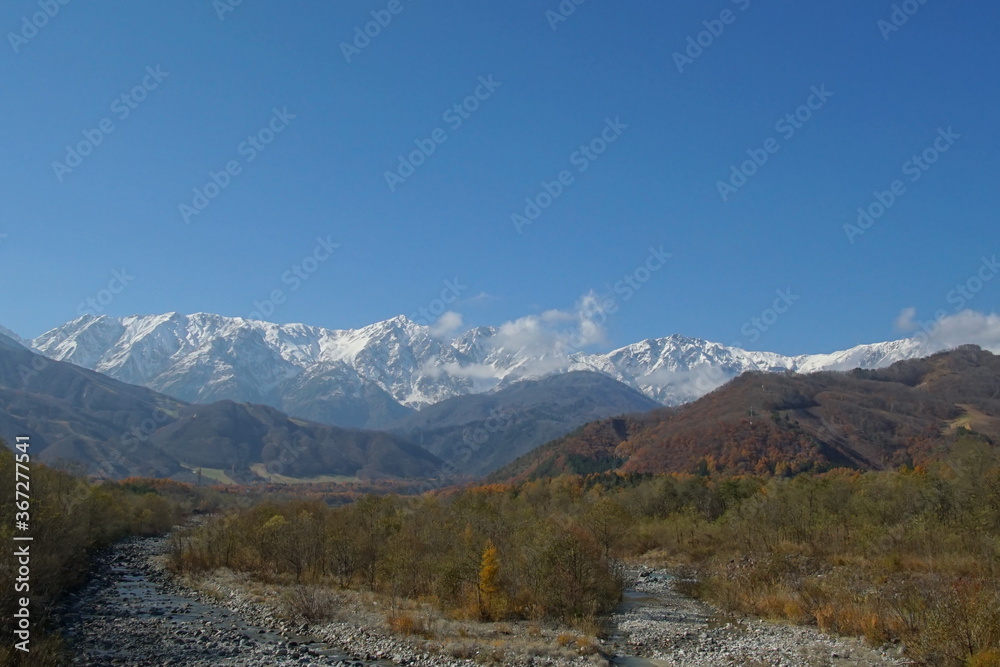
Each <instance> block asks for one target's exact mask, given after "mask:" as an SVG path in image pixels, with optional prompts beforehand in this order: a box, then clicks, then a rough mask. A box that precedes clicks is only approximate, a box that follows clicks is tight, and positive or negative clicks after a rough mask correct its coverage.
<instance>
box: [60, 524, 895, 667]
mask: <svg viewBox="0 0 1000 667" xmlns="http://www.w3.org/2000/svg"><path fill="white" fill-rule="evenodd" d="M166 546H167V541H166V538H162V537H161V538H142V539H139V538H133V539H128V540H124V541H122V542H119V543H118V544H116V545H115V546H114V547H112V548H110V549H108V550H105V551H104V552H103V553H102V554H100V555H99V556H98V557H97V559H96V564H95V567H94V572H93V576H92V578H91V580H90V581H89V583H88V584H87V585H86V586H85V587H84V588H83V589H81V590H80V591H77V592H76V593H74V594H71V595H69V596H68V597H67V599H66V600H65V601H64V603H63V604H62V607H61V609H60V612H59V614H60V617H61V626H62V632H63V635H64V637H66V639H67V641H68V644H69V646H70V649H71V653H72V656H73V657H72V664H74V665H137V666H144V665H190V666H192V667H204V666H208V665H246V666H248V667H258V666H259V667H264V666H269V667H270V666H276V667H285V666H291V665H295V666H296V667H305V666H309V665H316V666H318V665H338V666H339V667H348V666H350V667H362V666H365V665H384V666H389V665H407V666H413V667H439V666H444V665H477V664H483V663H484V662H488V663H493V664H499V665H503V666H504V667H506V666H508V665H510V666H511V667H513V666H514V665H551V666H558V667H563V666H567V667H602V666H606V665H608V664H609V663H610V664H614V665H622V666H624V667H649V666H660V665H683V666H686V667H700V666H706V667H707V666H711V667H718V666H726V665H740V666H743V667H752V666H761V667H762V666H768V667H772V666H773V667H799V666H813V665H816V666H821V665H822V666H827V665H830V666H836V667H848V666H851V667H854V666H861V665H872V666H883V665H885V666H888V665H908V664H910V663H909V662H908V661H906V660H904V659H902V658H901V657H900V655H899V651H898V649H897V648H894V647H886V648H884V649H881V650H876V649H872V648H869V647H867V646H865V645H864V644H863V643H862V642H861V641H859V640H856V639H853V638H842V637H831V636H829V635H825V634H823V633H822V632H820V631H818V630H816V629H814V628H804V627H798V626H791V625H783V624H777V623H770V622H765V621H760V620H752V619H745V620H741V621H739V622H737V623H732V622H730V623H725V622H722V621H720V620H719V618H720V617H719V615H718V613H717V611H716V610H715V609H713V608H712V607H710V606H709V605H706V604H704V603H702V602H699V601H696V600H693V599H691V598H688V597H686V596H684V595H681V594H680V593H678V592H677V591H676V590H675V588H674V584H675V583H676V580H675V579H674V578H673V577H671V575H670V574H669V573H667V572H665V571H663V570H655V569H652V568H648V567H630V568H627V570H626V575H627V577H628V579H629V585H628V589H627V591H626V594H625V599H624V601H623V602H622V604H621V606H620V607H619V609H618V610H617V611H616V613H614V614H613V615H611V616H610V617H609V618H608V619H607V627H608V628H609V633H608V634H609V636H608V637H607V638H605V639H604V640H602V641H600V642H599V643H598V644H597V648H598V650H599V652H597V653H592V654H590V655H576V654H575V652H574V651H572V650H568V649H565V648H559V647H557V646H555V642H554V641H553V637H555V634H556V632H558V629H556V630H551V631H547V632H548V634H547V635H546V636H545V637H543V638H542V639H543V640H547V641H548V643H549V645H551V648H550V649H546V648H545V647H544V646H541V648H539V642H538V641H536V642H535V644H534V645H531V644H529V643H528V642H524V643H523V645H521V648H520V649H510V650H506V651H500V652H497V651H485V650H484V651H481V652H478V654H477V655H474V656H470V655H469V654H468V653H467V652H466V653H464V654H460V655H461V657H454V646H449V644H448V642H447V641H444V640H442V641H435V640H428V639H422V638H419V637H398V636H395V635H392V634H391V633H389V632H387V631H385V630H384V625H383V624H381V623H380V622H378V615H377V614H376V613H374V612H373V611H372V610H370V609H369V610H364V609H346V610H344V612H343V613H342V614H340V617H341V620H337V621H334V622H329V623H323V624H321V625H314V626H308V625H305V624H301V623H298V624H296V623H293V622H292V621H289V620H288V619H287V618H285V617H284V616H283V615H282V613H281V612H280V611H279V608H280V605H279V604H278V601H277V600H265V601H261V600H260V598H259V597H256V596H254V595H252V594H251V593H250V592H249V591H248V590H247V589H246V587H241V586H239V585H237V584H236V583H234V579H233V578H232V577H230V578H229V579H223V578H216V579H214V580H209V584H208V585H207V586H205V585H203V586H201V587H200V588H202V589H203V590H200V591H199V590H194V589H192V588H190V587H187V586H185V585H183V584H182V583H181V582H180V581H179V580H177V579H176V578H174V577H172V576H170V575H169V573H167V572H166V571H165V570H164V568H163V565H162V558H157V557H158V556H161V555H162V554H163V553H165V551H166ZM206 590H208V591H210V593H211V594H209V593H208V592H205V591H206ZM341 599H342V600H345V601H349V600H350V598H341ZM354 599H359V598H354ZM496 627H506V628H508V629H507V630H505V631H503V634H511V633H510V628H511V627H512V625H511V624H503V626H496ZM525 627H527V626H525ZM513 630H514V634H515V635H516V634H518V633H521V632H522V631H523V630H524V628H521V627H520V626H518V625H517V624H514V626H513ZM480 631H481V634H480V635H477V636H474V637H473V638H471V639H469V640H468V642H469V643H471V644H473V650H474V649H475V644H476V643H477V642H479V643H480V644H481V645H482V646H486V645H487V644H489V643H490V642H488V641H487V640H486V638H487V637H491V636H497V635H496V634H495V632H494V631H493V630H491V629H490V628H481V629H480ZM490 632H494V634H490ZM493 643H494V644H496V643H497V642H493ZM542 643H544V641H543V642H542ZM511 645H512V646H518V645H519V644H517V642H512V643H511ZM467 648H468V647H467Z"/></svg>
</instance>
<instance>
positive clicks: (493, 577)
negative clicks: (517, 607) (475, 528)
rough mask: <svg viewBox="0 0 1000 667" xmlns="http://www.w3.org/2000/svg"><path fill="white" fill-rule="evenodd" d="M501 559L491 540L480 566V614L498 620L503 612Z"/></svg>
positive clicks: (487, 544) (484, 551)
mask: <svg viewBox="0 0 1000 667" xmlns="http://www.w3.org/2000/svg"><path fill="white" fill-rule="evenodd" d="M501 606H502V605H501V604H500V559H499V557H498V556H497V548H496V545H494V544H493V541H492V540H490V541H489V542H487V543H486V549H485V550H483V560H482V564H481V565H480V567H479V614H480V616H481V617H482V618H489V619H492V620H496V619H497V618H498V617H499V615H500V612H501Z"/></svg>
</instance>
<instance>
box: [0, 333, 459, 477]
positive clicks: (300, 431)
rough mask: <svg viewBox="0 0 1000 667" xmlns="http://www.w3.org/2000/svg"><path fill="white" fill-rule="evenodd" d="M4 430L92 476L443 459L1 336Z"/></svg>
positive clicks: (354, 466) (377, 470)
mask: <svg viewBox="0 0 1000 667" xmlns="http://www.w3.org/2000/svg"><path fill="white" fill-rule="evenodd" d="M0 432H2V433H4V434H8V435H10V434H16V435H29V436H31V442H32V445H31V446H32V453H33V454H34V455H35V456H37V457H38V459H40V460H42V461H48V462H54V461H60V460H62V461H70V462H75V463H76V464H78V465H80V466H82V467H84V468H85V470H86V472H88V473H89V474H93V475H101V476H111V477H126V476H129V475H146V476H152V477H177V478H185V477H190V473H189V472H187V470H188V469H190V468H191V467H206V468H220V469H223V470H228V471H230V472H231V473H232V475H231V476H232V477H233V478H234V479H242V480H252V479H254V474H253V473H252V471H251V468H252V467H253V466H259V465H262V466H264V467H265V468H267V467H268V466H269V467H270V469H271V471H273V472H279V473H280V474H282V475H285V476H289V477H307V476H315V475H343V476H348V477H354V476H360V477H365V478H377V477H385V476H399V477H422V476H436V475H438V474H440V471H441V467H442V462H441V461H439V460H438V459H437V458H436V457H434V456H433V455H432V454H429V453H428V452H426V451H424V450H422V449H420V448H419V447H415V446H413V445H411V444H409V443H406V442H404V441H402V440H401V439H399V438H397V437H395V436H391V435H389V434H385V433H378V432H366V431H356V430H345V429H341V428H337V427H333V426H326V425H322V424H317V423H313V422H306V421H302V420H293V419H290V418H289V417H287V416H286V415H284V414H282V413H280V412H278V411H277V410H275V409H273V408H269V407H264V406H255V405H241V404H236V403H233V402H231V401H228V402H222V403H216V404H211V405H197V406H193V405H189V404H186V403H184V402H182V401H178V400H176V399H173V398H170V397H168V396H165V395H163V394H159V393H156V392H154V391H152V390H150V389H146V388H144V387H138V386H134V385H130V384H126V383H123V382H119V381H117V380H114V379H112V378H109V377H107V376H105V375H102V374H100V373H96V372H94V371H89V370H86V369H84V368H80V367H78V366H75V365H72V364H68V363H63V362H59V361H54V360H52V359H47V358H45V357H42V356H41V355H38V354H35V353H33V352H31V351H30V350H28V349H26V348H25V347H23V346H21V345H19V344H18V343H17V342H15V341H14V340H12V339H11V338H9V337H7V336H4V335H0Z"/></svg>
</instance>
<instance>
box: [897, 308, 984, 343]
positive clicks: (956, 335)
mask: <svg viewBox="0 0 1000 667" xmlns="http://www.w3.org/2000/svg"><path fill="white" fill-rule="evenodd" d="M904 312H905V311H904ZM922 328H923V329H924V330H923V331H921V332H920V333H919V334H917V335H916V336H915V338H916V339H917V340H920V341H922V342H923V343H924V345H925V347H926V348H927V350H926V351H927V352H928V353H931V352H937V351H939V350H945V349H949V348H953V347H958V346H959V345H966V344H970V343H971V344H974V345H978V346H980V347H981V348H983V349H984V350H989V351H991V352H994V353H1000V315H997V314H996V313H990V314H989V315H987V314H985V313H981V312H978V311H975V310H963V311H961V312H960V313H955V314H954V315H947V316H945V317H942V318H941V319H939V320H937V321H936V322H934V323H933V325H932V326H926V325H925V326H924V327H922Z"/></svg>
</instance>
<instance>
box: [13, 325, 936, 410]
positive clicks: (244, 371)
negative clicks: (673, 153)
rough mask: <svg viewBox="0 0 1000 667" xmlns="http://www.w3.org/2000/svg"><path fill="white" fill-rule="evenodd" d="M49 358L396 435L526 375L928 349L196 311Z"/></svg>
mask: <svg viewBox="0 0 1000 667" xmlns="http://www.w3.org/2000/svg"><path fill="white" fill-rule="evenodd" d="M32 346H33V347H34V349H36V350H37V351H39V352H41V353H43V354H45V355H46V356H49V357H51V358H53V359H57V360H60V361H68V362H71V363H75V364H78V365H81V366H84V367H86V368H90V369H93V370H97V371H100V372H102V373H106V374H108V375H110V376H111V377H114V378H116V379H118V380H122V381H123V382H129V383H133V384H140V385H143V386H146V387H149V388H151V389H155V390H156V391H160V392H163V393H167V394H170V395H171V396H174V397H176V398H179V399H181V400H185V401H190V402H201V403H207V402H211V401H217V400H223V399H228V400H234V401H242V402H252V403H264V404H267V405H271V406H273V407H276V408H278V409H280V410H283V411H285V412H288V413H289V414H292V415H295V416H297V417H303V418H307V419H313V420H317V421H323V422H326V423H334V424H337V425H340V426H348V427H364V428H382V427H385V426H387V425H388V424H391V423H393V422H395V421H398V420H400V419H402V418H404V417H405V416H406V415H407V414H411V413H412V412H413V411H414V410H417V409H423V408H426V407H427V406H430V405H433V404H435V403H439V402H441V401H443V400H446V399H449V398H454V397H456V396H466V395H470V394H481V393H484V392H487V391H491V390H494V389H497V388H502V387H504V386H507V385H510V384H513V383H515V382H517V381H520V380H525V379H538V378H541V377H545V376H547V375H552V374H558V373H565V372H568V371H578V370H586V371H595V372H598V373H602V374H604V375H607V376H609V377H611V378H614V379H615V380H617V381H619V382H621V383H623V384H626V385H628V386H629V387H632V388H633V389H636V390H638V391H640V392H641V393H643V394H645V395H646V396H647V397H649V398H651V399H653V400H655V401H657V402H659V403H662V404H665V405H679V404H682V403H686V402H688V401H691V400H694V399H696V398H698V397H700V396H703V395H704V394H706V393H708V392H709V391H711V390H713V389H715V388H716V387H719V386H721V385H722V384H724V383H725V382H726V381H728V380H730V379H732V378H734V377H736V376H738V375H740V374H741V373H745V372H747V371H776V372H783V371H789V370H791V371H803V372H808V371H816V370H846V369H849V368H854V367H856V366H860V367H864V368H879V367H883V366H887V365H889V364H890V363H892V362H894V361H899V360H901V359H908V358H913V357H917V356H920V355H921V354H923V353H925V350H924V348H923V347H922V346H921V344H920V343H919V342H918V341H916V340H901V341H894V342H890V343H878V344H874V345H862V346H858V347H856V348H853V349H851V350H846V351H843V352H836V353H832V354H824V355H802V356H796V357H787V356H782V355H778V354H773V353H769V352H748V351H746V350H741V349H738V348H734V347H726V346H724V345H720V344H718V343H712V342H709V341H705V340H700V339H696V338H686V337H684V336H677V335H674V336H668V337H666V338H658V339H650V340H645V341H641V342H638V343H634V344H632V345H627V346H625V347H622V348H620V349H617V350H614V351H611V352H609V353H607V354H586V353H582V352H571V351H569V350H564V349H561V348H560V346H559V345H558V344H555V343H553V347H551V349H549V348H548V347H546V348H544V349H541V348H539V347H538V346H537V345H536V346H530V345H527V344H526V343H525V341H524V340H522V339H521V338H520V337H518V336H517V335H512V334H511V333H510V332H509V331H507V330H506V329H505V328H504V327H477V328H475V329H471V330H469V331H467V332H465V333H463V334H461V335H459V336H458V337H457V338H454V339H448V340H446V339H444V338H442V337H440V336H439V335H437V334H435V332H434V331H433V330H432V329H431V328H429V327H426V326H420V325H417V324H414V323H413V322H411V321H409V320H408V319H406V318H405V317H402V316H400V317H395V318H392V319H390V320H386V321H384V322H379V323H376V324H372V325H369V326H367V327H363V328H361V329H356V330H332V329H323V328H320V327H311V326H306V325H302V324H288V325H278V324H272V323H268V322H259V321H253V320H245V319H242V318H238V317H237V318H232V317H222V316H220V315H211V314H204V313H199V314H195V315H179V314H177V313H168V314H165V315H148V316H132V317H124V318H112V317H106V316H100V317H92V316H85V317H82V318H80V319H77V320H74V321H73V322H69V323H68V324H65V325H63V326H61V327H58V328H56V329H53V330H52V331H49V332H48V333H46V334H43V335H42V336H39V337H38V338H36V339H35V340H34V341H32Z"/></svg>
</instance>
